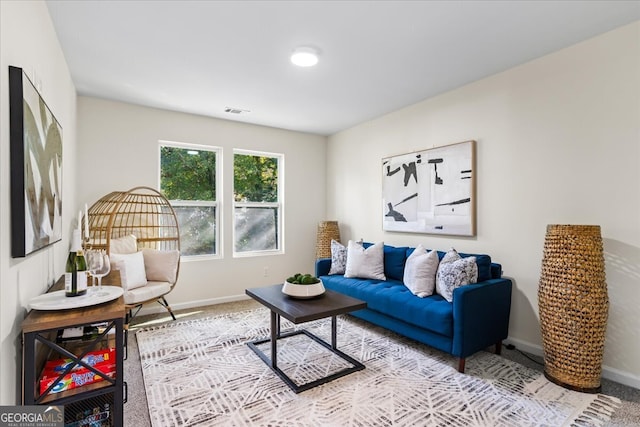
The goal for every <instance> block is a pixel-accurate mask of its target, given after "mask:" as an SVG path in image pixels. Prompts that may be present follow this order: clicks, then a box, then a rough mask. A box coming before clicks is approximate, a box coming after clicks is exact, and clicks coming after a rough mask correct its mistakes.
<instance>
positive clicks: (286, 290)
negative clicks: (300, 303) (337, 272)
mask: <svg viewBox="0 0 640 427" xmlns="http://www.w3.org/2000/svg"><path fill="white" fill-rule="evenodd" d="M282 293H283V294H285V295H288V296H290V297H291V298H298V299H307V298H313V297H317V296H318V295H322V294H323V293H324V285H323V284H322V280H320V281H319V282H318V283H313V284H311V285H298V284H296V283H289V282H287V281H285V282H284V285H282Z"/></svg>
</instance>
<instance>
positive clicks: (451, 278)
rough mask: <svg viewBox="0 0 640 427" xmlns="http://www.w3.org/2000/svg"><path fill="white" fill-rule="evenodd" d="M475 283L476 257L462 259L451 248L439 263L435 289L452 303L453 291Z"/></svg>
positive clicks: (476, 272) (476, 276)
mask: <svg viewBox="0 0 640 427" xmlns="http://www.w3.org/2000/svg"><path fill="white" fill-rule="evenodd" d="M477 281H478V264H476V257H473V256H470V257H467V258H462V257H461V256H460V255H459V254H458V252H456V250H455V249H453V248H451V250H450V251H449V252H447V253H446V255H445V256H444V257H443V258H442V261H440V265H439V266H438V277H437V280H436V289H437V291H438V293H439V294H440V295H442V297H443V298H444V299H446V300H447V301H449V302H453V291H454V289H456V288H459V287H460V286H464V285H468V284H470V283H476V282H477Z"/></svg>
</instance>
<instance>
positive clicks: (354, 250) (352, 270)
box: [344, 240, 387, 280]
mask: <svg viewBox="0 0 640 427" xmlns="http://www.w3.org/2000/svg"><path fill="white" fill-rule="evenodd" d="M344 277H359V278H361V279H376V280H387V278H386V276H385V275H384V243H383V242H379V243H376V244H375V245H372V246H369V247H368V248H366V249H365V248H364V247H363V246H362V243H360V242H354V241H353V240H349V244H348V245H347V266H346V268H345V272H344Z"/></svg>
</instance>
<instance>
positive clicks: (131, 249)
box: [109, 234, 138, 254]
mask: <svg viewBox="0 0 640 427" xmlns="http://www.w3.org/2000/svg"><path fill="white" fill-rule="evenodd" d="M135 252H138V241H137V239H136V236H134V235H133V234H129V235H128V236H123V237H118V238H117V239H111V240H110V241H109V253H110V254H132V253H135Z"/></svg>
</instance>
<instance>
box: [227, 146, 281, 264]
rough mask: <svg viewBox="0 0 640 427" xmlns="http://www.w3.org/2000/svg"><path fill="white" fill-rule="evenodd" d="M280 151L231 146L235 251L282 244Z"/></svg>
mask: <svg viewBox="0 0 640 427" xmlns="http://www.w3.org/2000/svg"><path fill="white" fill-rule="evenodd" d="M282 163H283V158H282V155H278V154H269V153H259V152H253V151H242V150H234V152H233V201H234V203H233V219H234V228H233V229H234V253H235V254H238V255H240V254H246V255H248V254H252V255H253V254H256V253H260V252H262V253H269V252H278V251H281V248H282V170H283V168H282Z"/></svg>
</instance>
